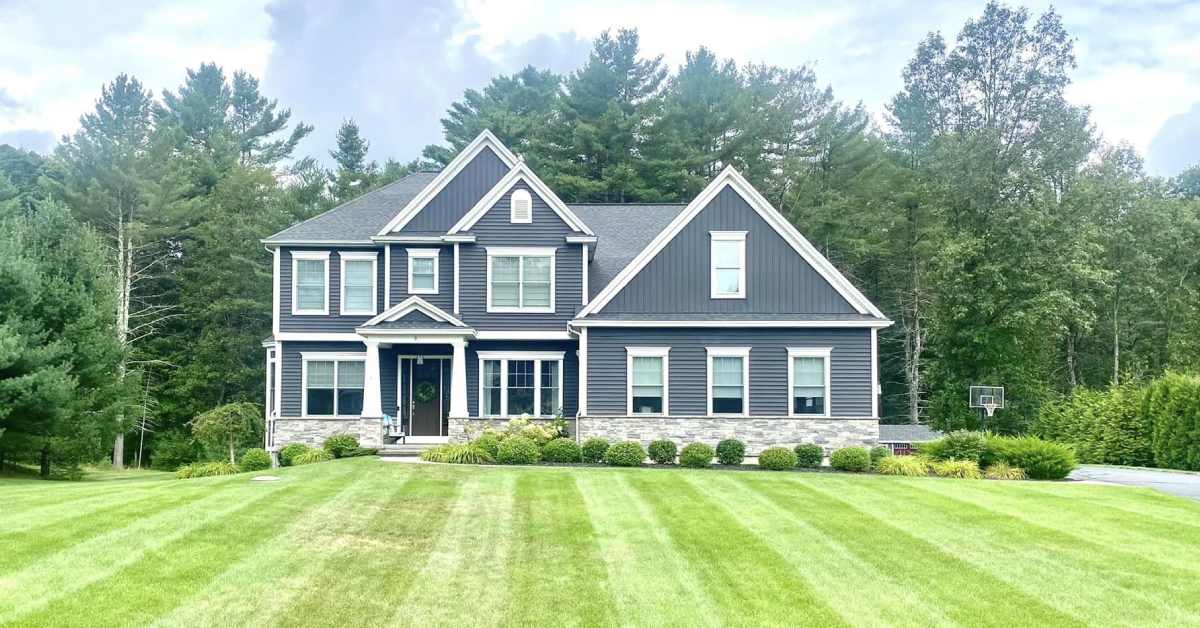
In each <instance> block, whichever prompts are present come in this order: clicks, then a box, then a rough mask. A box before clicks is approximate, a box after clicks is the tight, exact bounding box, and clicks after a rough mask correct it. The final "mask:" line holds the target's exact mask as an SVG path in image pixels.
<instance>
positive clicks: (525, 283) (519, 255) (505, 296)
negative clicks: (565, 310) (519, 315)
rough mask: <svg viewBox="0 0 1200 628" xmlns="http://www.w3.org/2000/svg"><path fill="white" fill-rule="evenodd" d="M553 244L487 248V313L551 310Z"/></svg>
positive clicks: (552, 300) (552, 308)
mask: <svg viewBox="0 0 1200 628" xmlns="http://www.w3.org/2000/svg"><path fill="white" fill-rule="evenodd" d="M554 253H555V249H554V247H495V246H492V247H488V250H487V311H488V312H554Z"/></svg>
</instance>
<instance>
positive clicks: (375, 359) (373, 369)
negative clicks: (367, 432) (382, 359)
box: [361, 339, 383, 419]
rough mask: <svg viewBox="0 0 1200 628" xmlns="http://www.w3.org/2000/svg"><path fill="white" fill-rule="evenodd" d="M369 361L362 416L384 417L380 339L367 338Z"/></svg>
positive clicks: (366, 367) (364, 379) (364, 383)
mask: <svg viewBox="0 0 1200 628" xmlns="http://www.w3.org/2000/svg"><path fill="white" fill-rule="evenodd" d="M364 342H365V343H366V345H367V363H366V366H365V368H364V371H365V373H364V374H363V407H362V415H361V416H362V417H363V418H370V419H378V418H382V417H383V401H382V399H381V398H380V394H379V341H378V340H371V339H367V340H365V341H364Z"/></svg>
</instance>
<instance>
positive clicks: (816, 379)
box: [788, 347, 832, 416]
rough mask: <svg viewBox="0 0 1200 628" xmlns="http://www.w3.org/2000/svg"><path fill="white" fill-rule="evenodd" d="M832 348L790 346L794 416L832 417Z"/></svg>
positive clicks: (790, 399) (791, 409) (790, 373)
mask: <svg viewBox="0 0 1200 628" xmlns="http://www.w3.org/2000/svg"><path fill="white" fill-rule="evenodd" d="M831 352H832V349H829V348H797V347H788V385H789V386H790V388H791V392H790V397H789V400H788V408H789V413H790V414H791V415H792V416H798V415H812V416H829V355H830V353H831Z"/></svg>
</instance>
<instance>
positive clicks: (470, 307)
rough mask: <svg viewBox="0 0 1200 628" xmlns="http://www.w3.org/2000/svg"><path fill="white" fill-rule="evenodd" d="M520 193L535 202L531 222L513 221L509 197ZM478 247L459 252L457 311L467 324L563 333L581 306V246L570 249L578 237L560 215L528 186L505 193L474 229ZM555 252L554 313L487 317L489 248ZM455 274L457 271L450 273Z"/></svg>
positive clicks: (479, 326) (576, 245)
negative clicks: (568, 239)
mask: <svg viewBox="0 0 1200 628" xmlns="http://www.w3.org/2000/svg"><path fill="white" fill-rule="evenodd" d="M517 189H525V190H528V191H529V193H530V195H531V196H532V198H533V222H532V223H522V224H512V223H511V222H509V197H510V196H511V195H512V192H513V191H514V190H517ZM470 233H473V234H475V237H476V242H475V243H474V244H462V245H460V246H461V248H460V250H459V254H460V255H461V258H460V260H459V264H460V268H459V273H460V281H461V282H462V284H461V286H460V289H459V290H460V292H459V299H460V301H459V308H460V313H461V318H462V320H463V322H465V323H466V324H468V325H470V326H471V327H474V328H475V329H480V330H501V329H502V330H526V331H528V330H539V329H541V330H550V331H557V332H562V331H564V330H566V328H567V325H566V323H567V321H569V320H571V319H572V318H574V316H575V313H576V312H577V311H579V309H580V308H581V307H582V298H583V247H582V246H581V245H579V244H567V243H566V239H565V238H566V236H567V235H568V234H571V233H574V232H573V231H572V230H571V228H570V227H569V226H567V224H566V223H565V222H563V221H562V219H561V218H559V217H558V214H556V213H555V212H554V210H553V209H551V208H550V206H549V205H547V204H546V201H545V200H544V199H542V197H540V196H538V194H537V193H536V192H534V191H533V190H532V189H531V188H530V187H529V186H528V185H526V184H525V183H524V182H518V183H517V184H515V185H514V186H513V187H512V188H510V189H509V190H508V191H506V192H505V193H504V194H503V195H502V196H501V197H500V200H499V201H497V202H496V204H495V205H493V206H492V207H491V208H489V209H488V211H487V212H486V213H485V214H484V215H483V217H482V218H480V219H479V222H477V223H475V225H474V226H473V227H471V229H470ZM489 246H530V247H549V246H552V247H555V248H556V252H555V256H554V309H555V311H554V312H546V313H507V312H506V313H488V311H487V247H489ZM451 271H452V272H453V268H451Z"/></svg>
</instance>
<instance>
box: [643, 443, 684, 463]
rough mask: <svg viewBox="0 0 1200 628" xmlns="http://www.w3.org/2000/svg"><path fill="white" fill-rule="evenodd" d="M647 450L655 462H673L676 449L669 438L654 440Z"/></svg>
mask: <svg viewBox="0 0 1200 628" xmlns="http://www.w3.org/2000/svg"><path fill="white" fill-rule="evenodd" d="M647 451H648V453H649V454H650V459H651V460H653V461H654V462H655V464H675V454H676V453H677V452H678V449H677V448H676V447H675V443H673V442H671V441H669V440H656V441H654V442H653V443H650V448H649V449H648V450H647Z"/></svg>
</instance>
